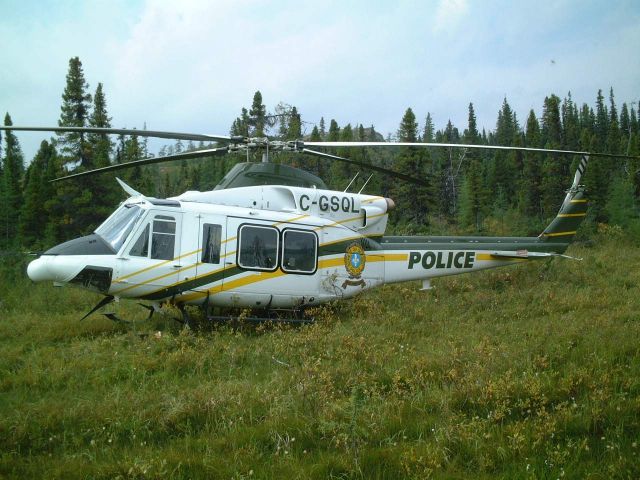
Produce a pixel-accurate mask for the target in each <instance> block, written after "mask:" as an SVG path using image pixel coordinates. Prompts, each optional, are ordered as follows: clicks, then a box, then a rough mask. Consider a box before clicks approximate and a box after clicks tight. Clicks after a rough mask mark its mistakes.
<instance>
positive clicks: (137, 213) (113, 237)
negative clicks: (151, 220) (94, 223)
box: [95, 204, 144, 252]
mask: <svg viewBox="0 0 640 480" xmlns="http://www.w3.org/2000/svg"><path fill="white" fill-rule="evenodd" d="M143 214H144V210H143V209H142V208H140V207H139V206H138V205H126V204H125V205H122V206H121V207H120V208H119V209H118V210H116V211H115V213H113V214H112V215H111V216H110V217H109V218H107V220H106V221H105V222H104V223H103V224H102V225H100V226H99V227H98V228H97V229H96V231H95V233H96V234H98V235H100V236H101V237H102V239H103V240H104V241H105V242H107V243H108V244H109V245H111V246H112V247H113V249H114V250H115V251H116V252H117V251H119V250H120V247H122V244H123V243H124V241H125V240H126V239H127V237H128V236H129V234H130V233H131V229H133V226H134V225H135V224H136V222H137V221H138V219H139V218H140V217H141V216H142V215H143Z"/></svg>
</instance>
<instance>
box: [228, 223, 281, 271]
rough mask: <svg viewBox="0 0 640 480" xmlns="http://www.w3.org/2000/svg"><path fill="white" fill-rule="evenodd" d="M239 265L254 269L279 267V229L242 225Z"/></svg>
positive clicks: (271, 269) (239, 234)
mask: <svg viewBox="0 0 640 480" xmlns="http://www.w3.org/2000/svg"><path fill="white" fill-rule="evenodd" d="M238 237H239V240H238V244H239V245H240V249H239V254H238V265H240V266H241V267H242V268H248V269H252V270H268V271H274V270H275V269H276V268H278V247H279V245H278V229H276V228H272V227H260V226H257V225H242V226H241V227H240V231H239V232H238Z"/></svg>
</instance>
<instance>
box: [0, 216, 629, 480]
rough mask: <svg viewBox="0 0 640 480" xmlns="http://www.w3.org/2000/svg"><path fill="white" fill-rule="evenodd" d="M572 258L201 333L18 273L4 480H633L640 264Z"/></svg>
mask: <svg viewBox="0 0 640 480" xmlns="http://www.w3.org/2000/svg"><path fill="white" fill-rule="evenodd" d="M567 253H568V254H570V255H573V256H575V257H580V258H583V260H582V261H575V260H566V259H553V260H544V261H540V262H532V263H527V264H520V265H517V266H513V267H507V268H504V269H497V270H493V271H487V272H483V273H479V274H473V275H462V276H457V277H449V278H445V279H440V280H436V281H434V282H433V284H434V285H435V289H434V290H431V291H428V292H421V291H419V288H420V284H419V283H410V284H400V285H390V286H385V287H383V288H381V289H378V290H376V291H372V292H369V293H367V294H365V295H362V296H361V297H358V298H356V299H355V300H352V301H349V302H344V303H340V304H337V305H333V306H328V307H323V308H320V309H317V311H316V312H315V313H316V317H317V322H316V323H315V324H313V325H309V326H302V327H282V326H261V327H254V326H244V325H239V326H237V327H235V328H232V327H230V326H217V327H211V326H207V325H202V326H201V328H200V329H195V330H193V331H188V330H184V329H182V328H181V326H180V325H179V324H178V323H176V322H175V321H173V320H172V319H171V318H169V317H168V316H155V317H154V318H152V319H151V320H145V319H144V317H145V312H144V311H143V310H142V309H141V308H140V307H137V306H136V305H135V303H124V302H123V303H121V304H120V305H118V306H117V308H118V311H119V314H120V315H122V316H123V317H127V318H135V319H137V321H136V322H135V323H134V324H133V325H123V324H117V323H113V322H111V321H110V320H108V319H106V318H104V317H103V316H100V315H93V316H91V317H89V318H87V319H86V320H83V321H79V319H80V318H81V317H82V316H83V315H84V314H85V313H86V312H87V311H88V310H89V309H90V308H91V307H92V306H93V305H94V304H95V303H96V302H97V301H98V300H99V298H100V297H99V296H98V295H92V294H90V293H85V292H82V291H80V290H75V289H72V288H61V289H58V288H54V287H53V286H51V285H33V284H31V283H30V282H29V281H28V280H27V279H26V278H25V277H24V276H23V275H22V274H21V273H20V271H19V268H18V269H15V271H14V272H13V275H12V274H11V272H9V273H7V274H5V275H4V276H3V278H2V280H0V282H1V284H0V285H1V287H0V478H61V479H73V478H122V479H147V478H149V479H155V478H163V479H165V478H166V479H171V478H180V479H182V478H184V479H186V478H207V479H216V478H224V479H253V478H255V479H282V478H287V479H298V478H299V479H307V478H323V479H324V478H336V479H337V478H363V479H372V478H389V479H396V478H415V479H422V478H549V479H551V478H553V479H556V478H590V479H608V478H639V477H640V459H639V454H640V445H639V444H640V313H639V310H640V289H639V286H640V247H638V246H637V244H636V243H635V242H632V241H630V240H629V239H627V238H626V237H624V235H622V234H621V233H619V232H617V231H616V230H615V229H612V230H610V231H609V232H608V234H600V235H599V236H597V237H595V239H594V241H593V242H589V243H582V244H577V245H574V246H572V247H571V248H570V249H569V251H568V252H567ZM168 314H169V315H172V314H176V312H168ZM194 314H195V312H194Z"/></svg>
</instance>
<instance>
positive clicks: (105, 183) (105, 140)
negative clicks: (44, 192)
mask: <svg viewBox="0 0 640 480" xmlns="http://www.w3.org/2000/svg"><path fill="white" fill-rule="evenodd" d="M88 123H89V126H91V127H96V128H111V117H109V114H108V112H107V99H106V96H105V94H104V90H103V87H102V83H98V86H97V88H96V91H95V94H94V95H93V109H92V111H91V114H90V115H89V118H88ZM88 143H89V146H90V152H91V158H92V165H93V168H102V167H107V166H109V165H111V155H112V153H113V143H112V141H111V138H110V137H109V135H105V134H101V133H97V134H96V133H94V134H89V135H88ZM84 185H85V188H90V189H91V190H92V191H93V192H94V195H93V205H91V206H89V209H90V210H93V214H91V213H89V212H88V217H87V218H85V221H87V222H89V223H90V224H92V225H97V224H99V223H101V222H102V221H103V220H104V219H106V218H107V217H108V216H109V214H110V213H111V212H112V211H113V209H114V208H115V207H116V205H117V204H118V201H119V200H120V198H121V196H122V194H121V190H120V187H119V186H118V184H117V183H116V181H115V178H113V175H103V176H95V177H89V178H87V179H86V181H85V183H84Z"/></svg>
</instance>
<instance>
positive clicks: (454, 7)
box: [433, 0, 469, 33]
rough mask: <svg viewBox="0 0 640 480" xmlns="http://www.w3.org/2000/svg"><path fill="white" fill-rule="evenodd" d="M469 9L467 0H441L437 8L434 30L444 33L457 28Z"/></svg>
mask: <svg viewBox="0 0 640 480" xmlns="http://www.w3.org/2000/svg"><path fill="white" fill-rule="evenodd" d="M468 11H469V5H468V3H467V0H440V2H439V3H438V6H437V8H436V15H435V17H434V22H433V31H434V32H435V33H443V32H448V31H453V30H456V29H457V27H458V25H459V24H460V22H461V20H462V19H463V18H464V17H465V16H466V15H467V13H468Z"/></svg>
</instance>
